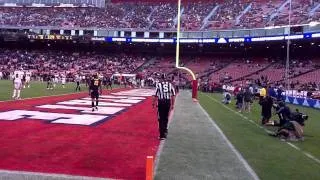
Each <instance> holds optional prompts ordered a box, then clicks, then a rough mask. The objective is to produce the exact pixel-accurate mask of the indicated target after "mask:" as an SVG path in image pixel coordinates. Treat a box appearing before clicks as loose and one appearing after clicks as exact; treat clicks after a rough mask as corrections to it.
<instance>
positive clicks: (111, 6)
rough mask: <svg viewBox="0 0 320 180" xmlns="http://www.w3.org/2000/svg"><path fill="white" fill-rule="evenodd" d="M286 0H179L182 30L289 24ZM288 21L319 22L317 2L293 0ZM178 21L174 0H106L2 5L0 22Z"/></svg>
mask: <svg viewBox="0 0 320 180" xmlns="http://www.w3.org/2000/svg"><path fill="white" fill-rule="evenodd" d="M288 2H289V1H288V0H275V1H264V0H260V1H252V0H242V1H235V0H227V1H213V2H212V1H200V2H199V1H196V2H195V1H191V2H189V1H188V2H183V4H182V9H181V14H182V18H181V19H182V29H183V30H186V31H187V30H189V31H190V30H192V31H196V30H212V29H230V28H261V27H265V26H273V25H287V24H288V14H289V13H288V11H289V3H288ZM292 9H293V12H292V23H291V24H301V23H309V22H311V21H319V18H320V7H319V2H318V1H309V0H295V1H293V3H292ZM176 24H177V4H176V2H173V1H165V2H158V1H148V2H138V1H137V2H129V3H128V2H125V3H124V1H115V2H114V3H107V4H106V7H105V8H94V7H79V8H66V7H55V8H54V7H37V8H36V7H0V25H2V26H3V25H6V26H8V25H11V26H58V27H98V28H111V29H112V28H138V29H151V30H172V29H175V28H176Z"/></svg>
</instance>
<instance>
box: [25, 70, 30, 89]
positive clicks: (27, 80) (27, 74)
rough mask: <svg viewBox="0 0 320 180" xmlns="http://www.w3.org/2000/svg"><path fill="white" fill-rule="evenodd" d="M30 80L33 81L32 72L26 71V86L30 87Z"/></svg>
mask: <svg viewBox="0 0 320 180" xmlns="http://www.w3.org/2000/svg"><path fill="white" fill-rule="evenodd" d="M30 81H31V73H30V72H27V73H26V82H25V85H26V87H28V88H30Z"/></svg>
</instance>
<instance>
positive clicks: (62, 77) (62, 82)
mask: <svg viewBox="0 0 320 180" xmlns="http://www.w3.org/2000/svg"><path fill="white" fill-rule="evenodd" d="M61 84H62V88H65V84H66V77H65V76H64V75H62V76H61Z"/></svg>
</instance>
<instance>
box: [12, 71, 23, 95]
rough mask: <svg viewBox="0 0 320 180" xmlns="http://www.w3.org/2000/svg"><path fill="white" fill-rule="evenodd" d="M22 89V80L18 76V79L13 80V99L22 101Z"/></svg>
mask: <svg viewBox="0 0 320 180" xmlns="http://www.w3.org/2000/svg"><path fill="white" fill-rule="evenodd" d="M21 88H22V80H21V79H20V78H19V75H18V74H16V77H15V78H14V79H13V95H12V98H13V99H20V91H21Z"/></svg>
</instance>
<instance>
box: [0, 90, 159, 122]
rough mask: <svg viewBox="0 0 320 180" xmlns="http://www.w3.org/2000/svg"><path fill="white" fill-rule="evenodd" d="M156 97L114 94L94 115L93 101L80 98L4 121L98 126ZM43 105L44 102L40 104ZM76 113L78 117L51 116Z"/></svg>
mask: <svg viewBox="0 0 320 180" xmlns="http://www.w3.org/2000/svg"><path fill="white" fill-rule="evenodd" d="M153 94H154V91H153V90H150V89H134V90H129V91H121V92H117V93H111V95H105V96H100V99H99V101H100V102H99V110H98V111H94V112H92V111H91V99H90V98H86V97H84V98H80V99H72V100H68V101H61V102H57V103H55V104H43V105H37V106H34V109H37V110H23V109H19V110H11V111H4V112H0V120H4V121H15V120H21V119H37V120H43V121H46V122H48V123H56V124H59V123H62V124H74V125H86V126H88V125H96V124H99V123H101V122H103V121H104V120H106V119H108V118H109V117H110V116H114V115H116V114H119V113H121V112H123V111H125V110H126V109H128V108H130V107H132V106H134V105H136V104H138V103H140V102H142V101H144V100H145V99H146V98H147V97H149V96H151V95H153ZM39 104H41V101H40V103H39ZM50 110H51V111H52V110H55V111H65V110H74V111H75V112H76V113H77V114H75V113H72V114H70V113H62V112H61V113H60V112H50Z"/></svg>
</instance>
